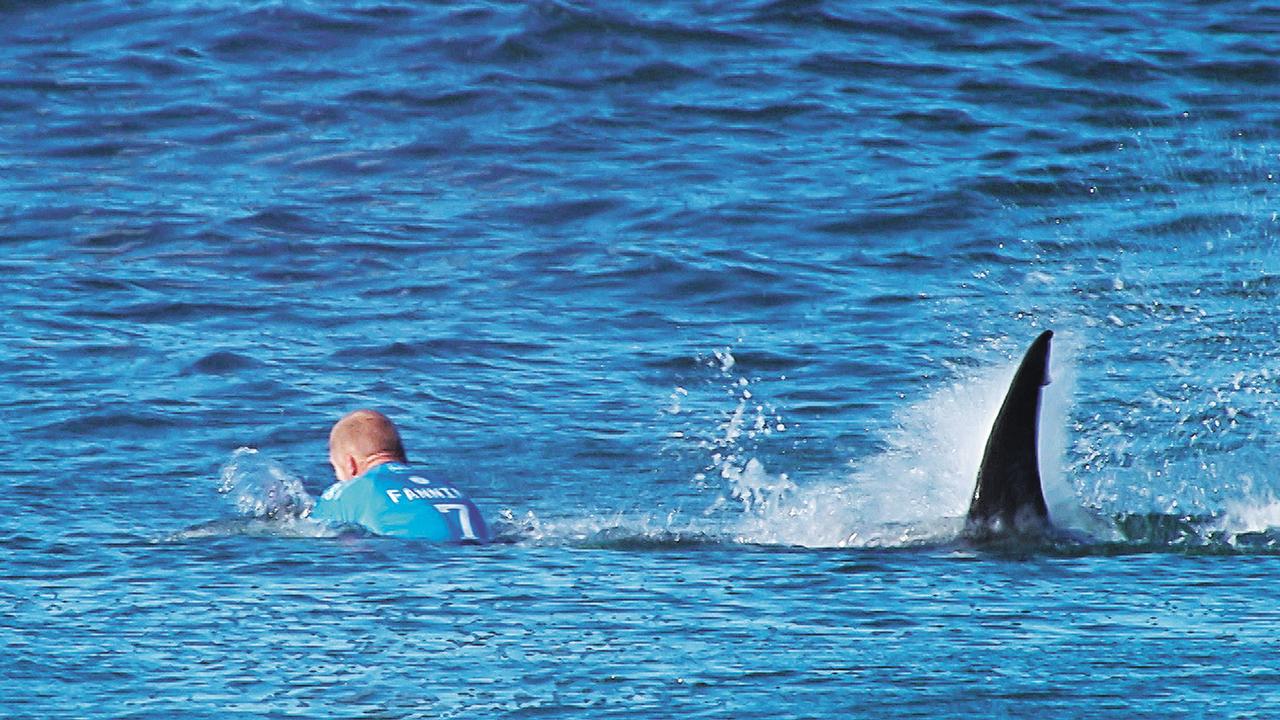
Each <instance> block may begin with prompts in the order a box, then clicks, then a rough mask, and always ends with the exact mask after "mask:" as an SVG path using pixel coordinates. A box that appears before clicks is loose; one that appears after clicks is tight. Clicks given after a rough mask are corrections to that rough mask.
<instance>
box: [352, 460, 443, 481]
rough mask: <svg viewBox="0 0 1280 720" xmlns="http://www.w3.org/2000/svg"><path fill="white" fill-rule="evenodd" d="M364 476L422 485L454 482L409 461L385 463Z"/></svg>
mask: <svg viewBox="0 0 1280 720" xmlns="http://www.w3.org/2000/svg"><path fill="white" fill-rule="evenodd" d="M362 477H368V478H371V479H374V480H377V481H384V482H385V481H389V482H397V483H412V484H413V485H419V486H422V487H428V486H432V485H435V486H437V487H452V483H449V482H448V481H445V480H442V479H440V478H439V477H437V476H436V475H435V474H434V473H428V472H427V471H425V470H423V469H422V468H417V467H414V466H412V465H409V464H408V463H398V462H390V463H383V464H381V465H379V466H377V467H375V468H373V469H372V470H370V471H369V472H367V473H365V474H364V475H363V476H362Z"/></svg>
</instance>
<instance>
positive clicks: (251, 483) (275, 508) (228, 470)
mask: <svg viewBox="0 0 1280 720" xmlns="http://www.w3.org/2000/svg"><path fill="white" fill-rule="evenodd" d="M218 492H220V493H222V494H223V495H226V496H228V497H229V498H231V500H232V502H234V503H235V506H236V510H237V512H239V513H240V514H241V515H244V516H248V517H254V518H271V519H276V518H281V519H283V518H297V517H301V516H303V515H305V514H306V513H307V512H309V511H310V510H311V506H312V505H314V504H315V501H314V500H313V499H312V497H311V495H310V494H308V493H307V491H306V488H304V487H303V485H302V480H300V479H299V478H298V477H297V476H295V475H293V474H292V473H290V472H289V471H288V470H286V469H285V467H284V466H283V465H281V464H280V463H278V462H276V461H275V460H272V459H270V458H268V457H266V456H265V455H262V454H261V453H259V452H258V450H257V449H256V448H250V447H242V448H239V449H237V450H236V451H235V452H234V453H232V454H231V459H230V460H228V461H227V464H226V465H224V466H223V467H222V473H221V479H220V482H219V484H218Z"/></svg>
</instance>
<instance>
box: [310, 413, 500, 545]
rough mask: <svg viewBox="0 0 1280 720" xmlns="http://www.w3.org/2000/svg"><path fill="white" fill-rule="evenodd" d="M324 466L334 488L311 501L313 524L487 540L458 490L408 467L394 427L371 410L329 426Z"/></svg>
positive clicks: (476, 513)
mask: <svg viewBox="0 0 1280 720" xmlns="http://www.w3.org/2000/svg"><path fill="white" fill-rule="evenodd" d="M329 464H330V465H333V472H334V474H335V475H337V477H338V482H336V483H334V484H333V485H332V486H331V487H330V488H329V489H328V490H325V491H324V495H322V496H320V499H319V500H317V501H316V504H315V507H314V508H312V510H311V517H312V518H313V519H315V520H320V521H323V522H328V523H333V524H337V525H359V526H361V527H364V528H365V529H367V530H370V531H372V532H374V533H376V534H378V535H391V536H395V537H404V538H416V539H422V540H433V541H436V542H471V543H486V542H489V541H490V540H491V539H492V538H491V537H490V535H489V529H488V527H486V526H485V523H484V518H482V517H481V516H480V511H479V510H478V509H477V508H476V506H475V503H473V502H471V499H470V498H468V497H467V496H466V495H464V494H463V493H462V491H461V490H458V489H457V488H455V487H453V486H452V485H450V484H448V483H446V482H442V481H440V480H437V479H429V478H427V477H425V476H424V475H422V474H421V473H420V472H416V471H415V470H413V469H412V468H411V467H409V465H408V460H407V459H406V458H405V452H404V445H403V444H402V443H401V442H400V433H399V431H397V430H396V426H395V424H394V423H392V422H391V419H390V418H388V417H387V416H386V415H383V414H382V413H380V412H377V411H376V410H356V411H355V412H352V413H348V414H347V415H346V416H344V417H343V418H342V419H341V420H339V421H338V422H337V423H335V424H334V426H333V429H332V430H331V431H329Z"/></svg>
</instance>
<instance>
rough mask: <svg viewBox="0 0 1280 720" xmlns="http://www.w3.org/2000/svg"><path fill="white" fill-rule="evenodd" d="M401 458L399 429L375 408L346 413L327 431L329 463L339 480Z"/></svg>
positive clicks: (400, 460)
mask: <svg viewBox="0 0 1280 720" xmlns="http://www.w3.org/2000/svg"><path fill="white" fill-rule="evenodd" d="M404 461H405V454H404V445H403V444H402V443H401V442H400V432H399V431H397V430H396V426H395V423H393V422H391V418H389V417H387V416H386V415H383V414H382V413H380V412H378V411H377V410H356V411H355V412H352V413H347V414H346V415H344V416H343V417H342V419H341V420H339V421H338V422H336V423H334V425H333V429H332V430H330V431H329V463H330V464H331V465H333V472H334V474H335V475H337V476H338V479H339V480H350V479H351V478H353V477H355V476H357V475H362V474H364V472H365V471H367V470H368V469H369V468H372V467H374V466H376V465H381V464H382V463H384V462H404Z"/></svg>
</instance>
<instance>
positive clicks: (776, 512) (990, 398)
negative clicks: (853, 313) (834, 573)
mask: <svg viewBox="0 0 1280 720" xmlns="http://www.w3.org/2000/svg"><path fill="white" fill-rule="evenodd" d="M1071 347H1072V346H1071V345H1070V343H1064V342H1061V341H1059V342H1057V343H1055V349H1054V353H1052V354H1051V362H1052V363H1053V373H1052V377H1053V378H1054V382H1053V383H1052V384H1050V385H1049V386H1048V387H1047V388H1046V389H1045V391H1044V395H1043V402H1042V407H1041V422H1040V447H1039V450H1040V466H1041V479H1042V483H1043V486H1044V491H1045V500H1046V503H1047V504H1048V505H1049V510H1050V515H1051V517H1052V518H1053V519H1054V522H1055V524H1057V525H1059V526H1061V527H1080V526H1081V525H1082V524H1084V523H1085V521H1084V520H1081V516H1082V515H1084V513H1083V511H1082V510H1081V508H1080V505H1079V500H1078V498H1077V496H1076V493H1075V490H1074V488H1072V486H1071V485H1070V484H1069V483H1068V482H1067V480H1066V478H1065V476H1064V473H1063V459H1064V456H1065V455H1064V454H1065V451H1066V445H1067V430H1068V427H1067V411H1068V409H1069V406H1070V401H1071V395H1072V390H1073V385H1074V372H1073V371H1072V367H1073V363H1072V362H1071V360H1072V357H1073V352H1072V350H1071ZM1016 370H1017V362H1014V363H1006V364H1003V365H1001V366H999V367H997V368H993V369H988V370H985V371H980V372H978V373H975V374H973V375H972V376H970V377H966V378H963V379H961V380H958V381H956V382H954V383H952V384H951V385H950V386H948V387H945V388H943V389H941V390H939V391H937V392H935V393H933V394H932V395H930V396H928V397H926V398H924V399H923V400H921V401H919V402H916V403H912V404H909V405H906V406H904V407H901V408H899V409H898V410H897V411H896V412H895V413H894V422H893V425H892V429H891V430H890V431H889V432H887V433H886V435H885V437H884V445H885V446H886V447H885V449H884V450H883V451H881V452H879V453H877V454H875V455H873V456H871V457H869V458H867V459H865V460H862V461H860V462H858V463H856V465H855V467H854V469H853V471H852V472H851V473H850V474H848V475H847V476H844V477H841V478H835V479H831V480H827V481H823V482H818V483H811V484H806V485H804V486H803V487H797V486H796V485H795V484H794V483H791V482H790V481H785V482H775V483H774V484H773V485H770V484H769V483H768V482H766V481H762V480H761V479H760V478H761V477H762V476H763V477H765V478H767V477H768V476H767V474H765V473H764V470H763V468H762V467H757V468H753V476H752V479H751V480H750V481H749V482H747V483H746V485H745V487H746V489H747V490H748V491H750V492H751V493H752V496H751V497H752V503H751V504H750V507H749V508H748V509H750V510H752V512H748V513H746V514H745V515H744V516H743V518H742V522H741V524H740V527H739V532H738V535H739V539H740V540H741V541H743V542H751V543H762V544H786V545H798V546H805V547H899V546H903V545H911V544H917V543H925V542H936V541H943V540H948V539H951V538H954V537H955V536H956V534H957V533H958V532H959V530H960V528H961V527H962V526H963V516H964V514H965V512H966V510H967V508H968V503H969V500H970V497H971V495H972V493H973V485H974V480H975V478H976V476H977V471H978V466H979V465H980V464H981V462H982V454H983V450H984V448H985V445H986V438H987V435H988V433H989V431H990V428H991V426H992V424H993V423H994V421H995V416H996V414H997V413H998V412H999V409H1000V404H1001V403H1002V402H1003V399H1004V394H1005V391H1006V389H1007V387H1008V384H1009V382H1010V380H1012V378H1013V374H1014V372H1015V371H1016ZM744 474H745V473H744ZM779 478H781V479H782V480H785V475H783V476H779ZM731 479H732V480H733V481H734V482H735V483H742V482H743V474H739V475H734V476H733V477H732V478H731ZM735 487H736V485H735ZM775 488H777V491H776V492H775ZM769 493H773V495H772V497H771V498H768V499H766V500H764V501H762V500H761V498H760V495H762V494H764V495H768V494H769Z"/></svg>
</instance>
